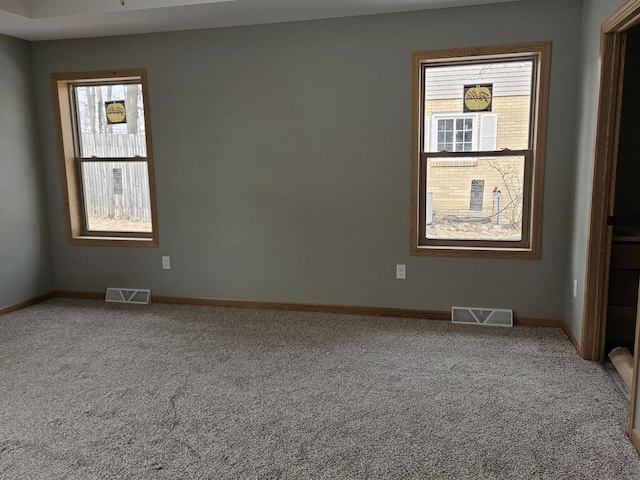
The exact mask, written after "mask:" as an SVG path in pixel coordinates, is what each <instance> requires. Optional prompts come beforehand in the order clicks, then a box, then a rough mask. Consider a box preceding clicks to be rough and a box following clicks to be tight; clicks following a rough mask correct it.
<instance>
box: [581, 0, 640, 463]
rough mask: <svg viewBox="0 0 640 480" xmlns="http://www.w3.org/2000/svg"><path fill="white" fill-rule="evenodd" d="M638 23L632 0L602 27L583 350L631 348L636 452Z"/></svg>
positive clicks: (638, 2) (595, 354)
mask: <svg viewBox="0 0 640 480" xmlns="http://www.w3.org/2000/svg"><path fill="white" fill-rule="evenodd" d="M638 25H640V0H629V2H627V3H626V4H625V5H623V6H622V7H621V8H620V9H619V10H618V11H617V12H616V13H614V14H613V15H612V16H611V17H610V18H609V20H607V22H605V24H604V25H603V27H602V36H601V47H600V55H601V76H600V94H599V103H598V118H597V131H596V146H595V161H594V170H593V181H592V182H593V183H592V198H591V226H590V234H589V241H588V256H587V275H586V284H585V303H584V315H583V328H582V341H581V353H582V356H583V357H584V358H585V359H588V360H597V361H603V360H604V358H605V354H606V353H608V351H607V349H610V348H613V347H615V346H622V345H617V344H619V343H623V344H627V345H628V346H630V347H631V349H632V350H635V357H634V361H633V375H632V378H633V385H632V388H631V395H632V398H631V417H630V428H629V436H630V437H631V440H632V441H633V443H634V444H635V446H636V448H637V449H638V450H639V451H640V434H639V432H640V415H636V413H637V412H640V409H639V408H638V404H639V403H640V397H639V396H638V395H637V390H638V376H639V374H640V371H639V361H640V351H639V350H640V348H638V345H639V340H640V338H638V337H640V335H638V334H637V327H636V326H634V325H633V324H634V322H635V318H636V315H637V313H635V312H637V301H638V297H637V292H638V278H640V215H637V214H636V213H635V210H636V209H637V205H638V201H637V200H636V199H635V197H634V195H635V193H636V192H637V191H638V189H637V187H635V186H634V183H633V182H634V181H635V183H638V181H639V180H640V169H638V168H637V167H636V166H635V165H634V164H633V162H634V160H636V159H637V158H638V157H640V147H635V146H634V145H633V144H634V142H635V141H636V137H637V136H638V134H637V132H638V128H639V127H640V122H637V123H636V119H635V118H634V115H635V112H634V111H633V110H634V107H635V105H637V100H635V102H636V103H635V105H633V104H632V102H631V100H632V97H633V93H634V92H633V91H632V90H635V88H634V87H635V85H637V84H638V81H639V80H640V62H639V61H638V60H636V59H635V58H633V57H634V56H635V57H638V54H639V53H640V50H639V48H640V27H638ZM627 82H629V83H627ZM625 86H626V88H624V87H625ZM625 92H626V93H627V95H626V98H625ZM625 100H626V102H625ZM635 109H637V107H635ZM636 161H637V160H636ZM635 170H638V172H637V176H635V175H636V174H635V173H634V171H635ZM634 256H635V258H634ZM634 262H635V263H634ZM622 290H625V292H622ZM622 293H624V294H622ZM612 302H614V303H612ZM621 312H623V313H621ZM634 347H635V348H634Z"/></svg>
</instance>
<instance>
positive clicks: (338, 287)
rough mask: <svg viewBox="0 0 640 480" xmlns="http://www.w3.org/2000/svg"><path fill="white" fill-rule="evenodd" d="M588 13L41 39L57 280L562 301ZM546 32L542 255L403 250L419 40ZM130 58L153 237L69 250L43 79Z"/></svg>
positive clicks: (432, 305) (538, 9)
mask: <svg viewBox="0 0 640 480" xmlns="http://www.w3.org/2000/svg"><path fill="white" fill-rule="evenodd" d="M580 18H581V2H580V1H579V0H567V1H562V2H558V1H556V0H530V1H522V2H513V3H507V4H494V5H488V6H482V7H467V8H459V9H445V10H432V11H423V12H411V13H402V14H393V15H380V16H370V17H355V18H346V19H335V20H325V21H314V22H300V23H284V24H276V25H266V26H254V27H240V28H230V29H217V30H202V31H191V32H177V33H164V34H151V35H140V36H127V37H111V38H100V39H85V40H72V41H56V42H38V43H35V44H34V46H33V61H34V70H35V84H36V92H37V102H38V109H39V118H40V127H41V136H42V146H43V152H44V154H43V155H44V167H45V171H46V178H47V192H48V202H49V209H50V226H51V232H52V248H53V253H54V262H55V273H56V275H55V277H56V278H55V284H56V287H57V288H59V289H73V290H85V291H86V290H95V291H100V290H103V289H104V288H105V287H107V286H125V287H127V286H132V287H148V288H151V289H152V290H153V291H154V293H156V294H166V295H177V296H189V297H215V298H232V299H247V300H267V301H284V302H314V303H329V304H351V305H371V306H385V307H405V308H419V309H436V310H447V309H449V308H450V307H451V305H482V306H496V307H511V308H515V309H516V311H517V312H518V313H519V314H521V315H526V316H540V317H549V318H560V317H562V316H563V314H564V302H565V298H564V297H565V295H564V293H565V286H566V285H565V284H566V267H567V254H568V245H569V233H570V228H569V225H570V221H571V220H570V218H571V209H570V204H571V199H572V194H571V190H570V189H569V188H568V185H570V183H571V176H572V174H573V166H574V162H573V158H574V142H573V138H574V130H573V128H574V127H573V126H574V123H575V114H576V107H577V106H576V93H575V85H576V83H577V81H578V78H577V71H578V66H579V62H578V60H579V57H578V55H577V54H576V52H578V51H579V49H580V27H581V25H580ZM544 40H551V41H553V66H552V88H551V102H550V103H551V105H550V117H549V136H548V154H547V164H546V180H545V207H544V234H543V255H542V259H541V260H494V259H460V258H429V257H419V258H418V257H410V256H409V254H408V252H409V183H410V182H409V176H410V148H409V147H410V133H411V132H410V107H411V105H410V93H411V92H410V85H411V82H410V58H411V52H412V51H414V50H425V49H438V48H449V47H467V46H474V45H475V46H482V45H492V44H506V43H516V42H528V41H544ZM134 67H146V68H147V69H148V74H149V87H150V98H151V119H152V129H153V140H154V151H155V162H156V186H157V190H158V197H157V200H158V209H159V233H160V244H161V246H160V248H158V249H144V248H122V247H120V248H118V247H112V248H103V247H71V246H68V245H67V244H66V240H65V226H64V212H63V203H62V197H63V195H62V192H61V183H60V174H59V168H58V159H57V156H56V151H57V150H56V149H57V140H56V137H55V130H54V114H53V109H52V101H51V91H50V85H49V75H50V74H51V73H52V72H65V71H82V70H102V69H116V68H134ZM161 255H170V256H171V262H172V269H171V270H169V271H163V270H161V263H160V256H161ZM396 263H404V264H407V280H405V281H398V280H395V279H394V270H395V264H396Z"/></svg>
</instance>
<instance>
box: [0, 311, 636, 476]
mask: <svg viewBox="0 0 640 480" xmlns="http://www.w3.org/2000/svg"><path fill="white" fill-rule="evenodd" d="M628 415H629V405H628V402H627V401H626V400H625V398H624V396H623V395H622V394H621V393H620V391H619V390H618V388H617V387H616V386H615V384H614V383H613V381H612V380H611V378H610V377H609V375H608V374H607V372H606V371H605V369H604V368H603V367H602V366H601V365H600V364H597V363H592V362H587V361H584V360H582V359H581V358H580V357H579V356H578V355H577V354H576V353H575V350H574V348H573V346H572V345H571V343H570V342H569V340H568V339H567V338H566V336H565V335H564V333H563V332H562V331H560V330H558V329H542V328H533V327H515V328H512V329H506V328H495V327H474V326H464V325H453V324H451V323H448V322H436V321H425V320H416V319H402V318H378V317H367V316H348V315H334V314H319V313H298V312H283V311H271V310H248V309H232V308H217V307H206V306H176V305H161V304H153V305H148V306H138V305H118V304H105V303H104V302H100V301H94V300H75V299H53V300H49V301H47V302H44V303H41V304H38V305H35V306H32V307H29V308H26V309H23V310H20V311H17V312H13V313H10V314H7V315H4V316H1V317H0V478H2V479H47V480H54V479H83V480H84V479H216V480H217V479H530V478H534V479H599V480H604V479H616V480H617V479H638V478H640V456H639V455H638V454H637V453H636V451H635V449H634V447H633V446H632V445H631V443H630V441H629V440H628V438H627V436H626V427H627V418H628Z"/></svg>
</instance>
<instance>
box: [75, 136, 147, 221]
mask: <svg viewBox="0 0 640 480" xmlns="http://www.w3.org/2000/svg"><path fill="white" fill-rule="evenodd" d="M81 141H82V156H83V157H93V156H95V157H107V158H109V157H111V158H113V157H115V158H118V157H121V158H122V157H133V156H136V155H138V156H141V157H144V156H146V142H145V137H144V133H143V134H124V135H111V134H83V135H82V139H81ZM82 177H83V186H84V198H85V205H86V209H87V215H88V216H93V217H99V218H110V219H115V220H125V221H133V222H145V223H149V222H151V196H150V193H149V174H148V169H147V162H146V161H135V160H134V161H127V162H117V161H114V162H100V161H96V162H94V161H90V162H83V164H82Z"/></svg>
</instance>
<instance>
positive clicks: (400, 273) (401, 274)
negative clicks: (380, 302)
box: [396, 265, 407, 280]
mask: <svg viewBox="0 0 640 480" xmlns="http://www.w3.org/2000/svg"><path fill="white" fill-rule="evenodd" d="M406 278H407V266H406V265H396V279H397V280H404V279H406Z"/></svg>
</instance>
